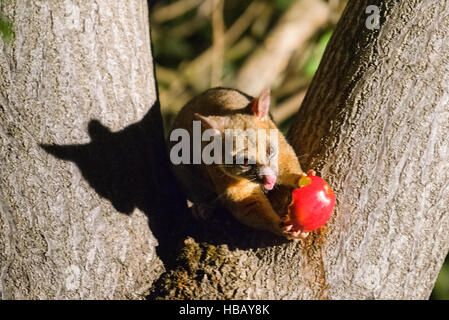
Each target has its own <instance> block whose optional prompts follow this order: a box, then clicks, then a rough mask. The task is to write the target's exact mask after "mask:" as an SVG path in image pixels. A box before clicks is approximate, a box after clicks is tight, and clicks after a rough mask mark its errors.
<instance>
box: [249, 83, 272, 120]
mask: <svg viewBox="0 0 449 320" xmlns="http://www.w3.org/2000/svg"><path fill="white" fill-rule="evenodd" d="M268 109H270V88H264V89H263V90H262V92H261V93H260V95H259V97H257V98H254V100H253V102H252V103H251V112H252V114H254V115H255V116H256V117H257V118H258V119H259V120H266V119H267V118H268Z"/></svg>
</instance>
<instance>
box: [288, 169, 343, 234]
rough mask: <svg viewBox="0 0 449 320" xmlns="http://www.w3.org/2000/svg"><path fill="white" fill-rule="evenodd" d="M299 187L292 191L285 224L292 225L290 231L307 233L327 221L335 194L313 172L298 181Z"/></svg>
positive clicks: (332, 207)
mask: <svg viewBox="0 0 449 320" xmlns="http://www.w3.org/2000/svg"><path fill="white" fill-rule="evenodd" d="M299 186H300V187H299V188H298V189H295V190H294V191H293V194H292V202H291V204H290V205H289V207H288V218H287V222H286V223H287V224H288V225H292V228H291V229H292V231H301V232H304V233H307V232H310V231H313V230H316V229H318V228H319V227H321V226H322V225H324V224H325V223H326V222H327V221H328V220H329V218H330V216H331V214H332V211H333V209H334V206H335V194H334V192H333V191H332V189H331V188H330V187H329V185H328V184H327V183H326V181H324V180H323V179H322V178H320V177H318V176H315V172H314V171H313V170H311V171H310V172H309V174H308V175H307V176H304V177H302V178H301V179H300V180H299Z"/></svg>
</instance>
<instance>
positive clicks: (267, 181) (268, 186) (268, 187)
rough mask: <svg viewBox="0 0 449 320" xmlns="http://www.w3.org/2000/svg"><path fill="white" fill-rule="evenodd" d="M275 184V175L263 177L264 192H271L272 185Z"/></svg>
mask: <svg viewBox="0 0 449 320" xmlns="http://www.w3.org/2000/svg"><path fill="white" fill-rule="evenodd" d="M275 182H276V176H275V175H268V176H265V184H264V186H263V187H264V188H265V189H266V190H271V189H273V188H274V184H275Z"/></svg>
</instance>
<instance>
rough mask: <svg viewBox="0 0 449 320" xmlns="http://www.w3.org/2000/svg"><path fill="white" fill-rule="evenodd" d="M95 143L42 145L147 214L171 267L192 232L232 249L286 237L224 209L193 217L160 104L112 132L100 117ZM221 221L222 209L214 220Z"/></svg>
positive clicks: (93, 127) (123, 206)
mask: <svg viewBox="0 0 449 320" xmlns="http://www.w3.org/2000/svg"><path fill="white" fill-rule="evenodd" d="M87 129H88V133H89V136H90V138H91V142H89V143H86V144H73V145H50V144H41V145H40V146H41V147H42V148H43V149H44V150H45V151H47V152H48V153H50V154H52V155H53V156H55V157H57V158H59V159H62V160H66V161H71V162H73V163H75V164H76V165H77V166H78V168H79V169H80V171H81V173H82V175H83V177H84V178H85V179H86V181H87V182H88V183H89V185H90V186H91V187H92V188H93V189H94V190H95V191H96V192H97V193H98V194H99V195H100V196H101V197H103V198H105V199H107V200H109V201H110V202H111V204H112V205H113V206H114V208H115V209H116V210H117V211H119V212H121V213H123V214H128V215H129V214H131V213H132V212H133V211H134V209H135V208H138V209H140V210H142V211H143V212H144V213H145V214H146V215H147V216H148V222H149V226H150V229H151V231H152V233H153V234H154V236H155V237H156V238H157V240H158V242H159V246H158V247H157V249H156V250H157V254H158V256H159V257H160V258H161V260H162V261H163V262H164V264H165V265H166V266H170V265H171V264H172V263H173V258H174V252H176V251H177V250H176V249H177V248H178V247H179V246H180V245H181V244H182V242H183V240H184V239H185V238H186V237H187V236H192V237H194V238H195V239H196V240H197V241H199V242H203V241H205V242H208V243H211V244H228V245H229V247H230V249H233V248H240V249H248V248H256V247H264V246H272V245H276V244H280V243H282V242H283V240H282V239H279V238H276V237H273V236H271V235H267V233H266V232H265V233H260V232H258V231H254V230H252V229H249V228H246V227H244V226H240V225H239V224H238V223H237V222H235V221H233V219H230V218H229V217H228V215H229V214H227V215H226V214H223V221H224V222H223V223H222V222H217V221H209V222H208V221H205V222H202V221H200V222H198V221H196V220H194V219H193V218H192V215H191V214H190V212H189V210H188V208H187V206H186V200H185V199H186V198H185V196H184V195H183V193H182V191H181V190H180V188H179V186H178V184H177V183H176V181H175V179H174V177H173V174H172V172H171V170H170V165H169V158H168V153H167V150H166V146H165V141H164V134H163V127H162V119H161V114H160V108H159V105H158V104H155V105H153V106H152V108H151V109H150V111H149V112H148V113H147V114H146V115H145V117H144V118H143V119H142V120H141V121H140V122H138V123H134V124H131V125H129V126H128V127H126V128H124V129H122V130H120V131H117V132H112V131H111V130H110V129H109V128H107V127H105V126H104V125H103V124H101V123H100V122H99V121H98V120H91V121H90V122H89V124H88V128H87ZM217 218H218V219H219V220H220V213H218V214H217V216H216V217H215V218H214V220H217Z"/></svg>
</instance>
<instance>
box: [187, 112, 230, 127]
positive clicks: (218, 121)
mask: <svg viewBox="0 0 449 320" xmlns="http://www.w3.org/2000/svg"><path fill="white" fill-rule="evenodd" d="M194 117H195V119H197V120H200V121H201V125H203V126H204V127H205V128H206V129H216V130H218V131H220V132H224V130H225V129H226V127H227V125H228V123H229V119H228V118H227V117H218V116H207V117H205V116H202V115H200V114H199V113H195V114H194Z"/></svg>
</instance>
